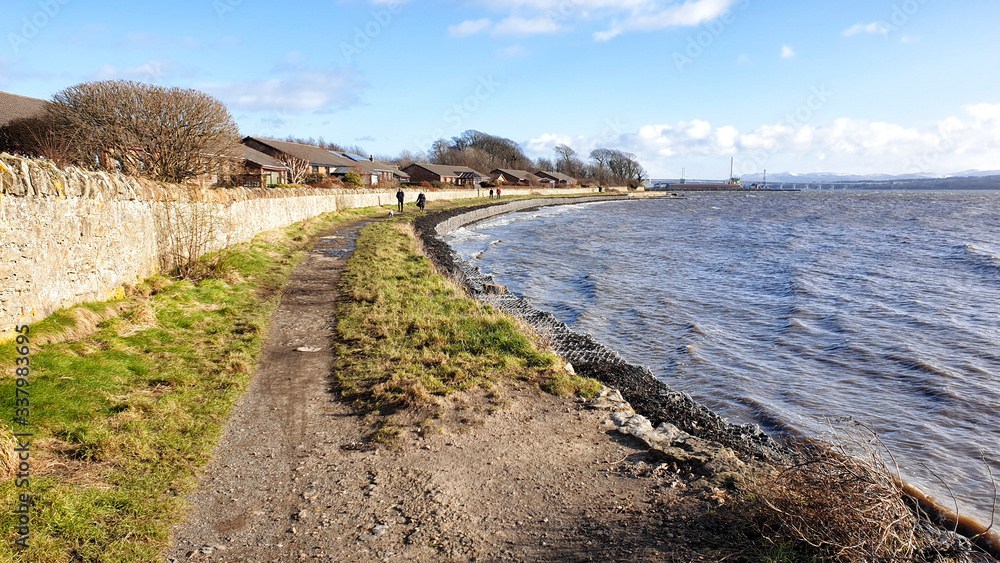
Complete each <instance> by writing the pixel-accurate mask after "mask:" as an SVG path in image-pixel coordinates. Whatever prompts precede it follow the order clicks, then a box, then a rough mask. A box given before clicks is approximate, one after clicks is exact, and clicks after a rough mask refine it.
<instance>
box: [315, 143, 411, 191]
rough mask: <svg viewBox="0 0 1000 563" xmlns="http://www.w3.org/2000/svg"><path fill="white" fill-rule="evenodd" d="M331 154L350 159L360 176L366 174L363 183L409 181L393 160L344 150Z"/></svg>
mask: <svg viewBox="0 0 1000 563" xmlns="http://www.w3.org/2000/svg"><path fill="white" fill-rule="evenodd" d="M331 152H332V151H331ZM333 154H334V155H336V156H341V157H344V158H346V159H349V160H351V161H352V162H353V163H354V165H353V168H354V170H355V172H358V173H359V174H361V175H362V177H364V176H367V178H365V183H367V184H370V185H372V186H375V185H378V183H379V182H389V181H391V180H397V181H399V182H409V181H410V175H409V174H407V173H406V172H403V171H402V170H400V169H399V166H398V165H396V163H394V162H385V161H383V160H375V157H374V156H370V155H369V157H368V158H364V157H362V156H359V155H356V154H351V153H346V152H334V153H333ZM345 173H346V172H345Z"/></svg>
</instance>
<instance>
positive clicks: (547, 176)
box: [535, 172, 580, 186]
mask: <svg viewBox="0 0 1000 563" xmlns="http://www.w3.org/2000/svg"><path fill="white" fill-rule="evenodd" d="M535 176H538V179H539V180H540V181H541V182H542V183H543V184H556V185H566V186H574V185H576V184H579V183H580V182H578V181H577V179H576V178H574V177H572V176H567V175H565V174H563V173H561V172H536V173H535Z"/></svg>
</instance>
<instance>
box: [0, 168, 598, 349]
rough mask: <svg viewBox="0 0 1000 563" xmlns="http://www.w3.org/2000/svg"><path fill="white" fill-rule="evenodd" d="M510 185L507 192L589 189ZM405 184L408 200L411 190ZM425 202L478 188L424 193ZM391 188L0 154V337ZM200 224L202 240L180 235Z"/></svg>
mask: <svg viewBox="0 0 1000 563" xmlns="http://www.w3.org/2000/svg"><path fill="white" fill-rule="evenodd" d="M592 191H594V190H593V189H592V188H580V189H576V190H568V189H542V188H511V189H510V190H504V194H505V195H508V194H509V195H524V194H539V195H546V194H553V193H562V194H565V193H581V192H582V193H589V192H592ZM417 192H418V190H417V189H415V188H407V189H405V193H406V201H407V203H412V202H413V201H414V200H415V199H416V196H417ZM426 195H427V199H428V200H430V201H435V200H444V199H449V200H450V199H462V198H470V197H476V196H477V192H476V190H472V189H455V190H441V191H428V192H426ZM395 203H396V197H395V191H394V190H378V189H374V190H363V191H358V190H322V189H310V188H294V189H266V188H257V189H247V188H232V189H219V190H214V189H201V188H194V187H188V186H177V185H170V184H163V183H158V182H152V181H148V180H144V179H137V178H130V177H127V176H121V175H116V174H108V173H105V172H89V171H84V170H80V169H76V168H69V169H66V170H60V169H58V168H56V167H55V166H54V165H52V164H51V163H49V162H47V161H40V160H31V159H25V158H20V157H15V156H11V155H7V154H2V155H0V341H2V340H5V339H6V338H7V337H9V335H10V333H11V330H12V329H13V327H14V326H17V325H20V324H30V323H33V322H36V321H38V320H41V319H43V318H45V317H46V316H48V315H49V314H51V313H52V312H54V311H56V310H57V309H59V308H62V307H68V306H72V305H76V304H79V303H83V302H86V301H95V300H104V299H109V298H114V297H118V296H120V295H122V293H123V288H124V286H125V285H128V284H136V283H138V282H139V281H141V280H143V279H145V278H147V277H149V276H151V275H153V274H155V273H157V272H160V271H162V270H163V268H164V267H166V266H167V265H169V264H170V263H171V261H172V260H173V259H174V255H175V254H177V253H179V252H183V251H184V250H185V247H188V248H190V247H195V248H201V249H203V250H204V251H206V252H207V251H212V250H218V249H220V248H224V247H225V246H227V245H231V244H237V243H240V242H245V241H248V240H251V239H252V238H253V237H254V236H256V235H257V234H259V233H262V232H265V231H269V230H272V229H276V228H279V227H285V226H288V225H291V224H293V223H296V222H298V221H303V220H305V219H309V218H311V217H315V216H317V215H320V214H322V213H326V212H329V211H339V210H344V209H349V208H360V207H373V206H380V205H393V206H394V205H395ZM192 231H197V232H200V233H202V234H203V235H204V236H205V241H204V244H203V245H202V244H189V243H188V244H185V243H179V242H178V241H177V235H178V233H188V232H192Z"/></svg>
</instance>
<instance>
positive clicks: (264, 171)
mask: <svg viewBox="0 0 1000 563" xmlns="http://www.w3.org/2000/svg"><path fill="white" fill-rule="evenodd" d="M239 152H240V154H239V155H238V157H237V158H239V159H240V160H242V162H241V164H242V169H241V170H240V171H239V174H238V175H239V176H241V177H242V178H239V179H241V180H242V182H240V183H239V184H238V185H241V186H243V187H246V188H256V187H265V188H266V187H267V186H273V185H275V184H287V183H288V182H289V181H290V178H289V177H288V175H289V173H290V172H289V170H288V167H287V166H285V165H284V164H282V163H281V162H280V161H279V160H278V159H276V158H274V157H272V156H269V155H266V154H264V153H262V152H260V151H256V150H254V149H252V148H250V147H248V146H246V145H240V148H239Z"/></svg>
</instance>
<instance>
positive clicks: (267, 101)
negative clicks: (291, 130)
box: [201, 68, 365, 113]
mask: <svg viewBox="0 0 1000 563" xmlns="http://www.w3.org/2000/svg"><path fill="white" fill-rule="evenodd" d="M364 86H365V85H364V84H362V83H361V82H359V81H358V80H357V79H356V78H355V76H354V74H353V73H352V72H351V71H349V70H345V69H340V68H326V69H301V70H297V71H295V72H289V73H285V75H284V76H281V77H276V78H270V79H266V80H246V81H241V82H233V83H229V84H208V85H204V86H202V87H201V88H202V89H204V90H205V91H207V92H210V93H212V94H213V95H215V96H217V97H218V98H219V99H221V100H222V101H223V102H225V103H226V104H227V105H228V106H229V107H230V108H231V109H236V110H242V111H259V112H265V111H270V112H276V111H280V112H284V113H287V112H299V111H312V112H317V113H324V112H332V111H338V110H343V109H346V108H349V107H352V106H355V105H358V104H359V103H360V102H361V100H360V97H359V95H358V94H359V92H360V91H361V90H362V89H363V88H364Z"/></svg>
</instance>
